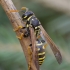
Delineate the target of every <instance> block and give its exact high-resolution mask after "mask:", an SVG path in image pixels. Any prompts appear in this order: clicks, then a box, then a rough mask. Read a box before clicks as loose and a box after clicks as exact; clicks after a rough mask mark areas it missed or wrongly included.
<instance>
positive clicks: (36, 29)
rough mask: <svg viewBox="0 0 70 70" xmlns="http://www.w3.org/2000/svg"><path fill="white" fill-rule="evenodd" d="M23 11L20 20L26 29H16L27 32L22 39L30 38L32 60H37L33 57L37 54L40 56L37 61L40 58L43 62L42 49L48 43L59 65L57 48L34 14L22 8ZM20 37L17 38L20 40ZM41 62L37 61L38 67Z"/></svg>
mask: <svg viewBox="0 0 70 70" xmlns="http://www.w3.org/2000/svg"><path fill="white" fill-rule="evenodd" d="M24 9H26V11H25V12H24V13H23V14H22V20H23V21H26V27H23V26H20V27H18V29H19V28H20V29H24V28H26V29H27V31H26V32H25V33H24V37H28V36H30V38H31V43H32V44H31V45H30V46H32V47H31V48H32V54H33V59H34V60H35V59H37V58H36V57H35V54H39V55H41V57H40V56H38V59H40V58H42V59H43V60H44V58H45V50H44V49H45V48H44V49H43V47H44V43H46V44H47V43H48V44H49V45H50V47H51V49H52V51H53V53H54V56H55V58H56V60H57V62H58V63H59V64H60V63H61V62H62V56H61V53H60V51H59V50H58V49H57V46H56V45H55V44H54V42H53V41H52V40H51V38H50V37H49V35H48V34H47V33H46V32H45V30H44V29H43V27H42V26H41V23H40V21H39V20H38V19H37V18H36V16H35V14H34V13H33V12H32V11H29V10H28V8H26V7H22V10H24ZM18 29H16V30H18ZM16 30H15V31H16ZM21 37H22V36H21ZM21 37H18V38H20V39H21ZM40 38H41V39H42V41H44V42H42V41H41V40H40ZM36 48H37V49H36ZM40 52H41V54H40ZM38 59H37V60H38ZM43 60H41V61H40V60H38V63H39V65H41V64H42V63H43Z"/></svg>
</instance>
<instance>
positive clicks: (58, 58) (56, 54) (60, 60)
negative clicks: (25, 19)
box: [40, 25, 62, 64]
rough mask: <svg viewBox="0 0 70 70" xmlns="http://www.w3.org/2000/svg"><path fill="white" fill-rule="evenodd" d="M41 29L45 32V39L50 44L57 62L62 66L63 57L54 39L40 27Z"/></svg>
mask: <svg viewBox="0 0 70 70" xmlns="http://www.w3.org/2000/svg"><path fill="white" fill-rule="evenodd" d="M40 29H41V31H42V32H43V35H44V37H43V39H46V41H47V42H48V44H49V45H50V47H51V49H52V51H53V53H54V56H55V58H56V60H57V62H58V63H59V64H60V63H61V62H62V56H61V53H60V51H59V50H58V48H57V46H56V45H55V43H54V42H53V41H52V39H51V38H50V36H49V35H48V34H47V32H46V31H45V30H44V28H43V27H42V26H41V25H40Z"/></svg>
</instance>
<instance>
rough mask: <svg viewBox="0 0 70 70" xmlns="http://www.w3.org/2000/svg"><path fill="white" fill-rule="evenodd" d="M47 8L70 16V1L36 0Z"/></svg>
mask: <svg viewBox="0 0 70 70" xmlns="http://www.w3.org/2000/svg"><path fill="white" fill-rule="evenodd" d="M34 1H36V2H39V3H41V4H42V5H43V6H45V7H49V8H52V9H54V10H56V11H60V12H63V13H65V14H67V15H70V1H68V0H34Z"/></svg>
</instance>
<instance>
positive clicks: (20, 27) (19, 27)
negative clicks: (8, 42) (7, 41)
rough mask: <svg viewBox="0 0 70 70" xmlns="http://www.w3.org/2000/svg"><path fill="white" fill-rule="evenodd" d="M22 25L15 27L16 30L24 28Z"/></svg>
mask: <svg viewBox="0 0 70 70" xmlns="http://www.w3.org/2000/svg"><path fill="white" fill-rule="evenodd" d="M22 28H23V27H22V26H18V28H16V29H14V31H18V30H19V29H22Z"/></svg>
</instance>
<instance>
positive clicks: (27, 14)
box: [22, 11, 34, 20]
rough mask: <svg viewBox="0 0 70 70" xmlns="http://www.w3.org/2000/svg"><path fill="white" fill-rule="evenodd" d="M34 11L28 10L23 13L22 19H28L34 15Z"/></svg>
mask: <svg viewBox="0 0 70 70" xmlns="http://www.w3.org/2000/svg"><path fill="white" fill-rule="evenodd" d="M33 14H34V13H33V12H32V11H26V12H25V13H23V15H22V19H23V20H27V19H28V18H29V17H30V16H32V15H33Z"/></svg>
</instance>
